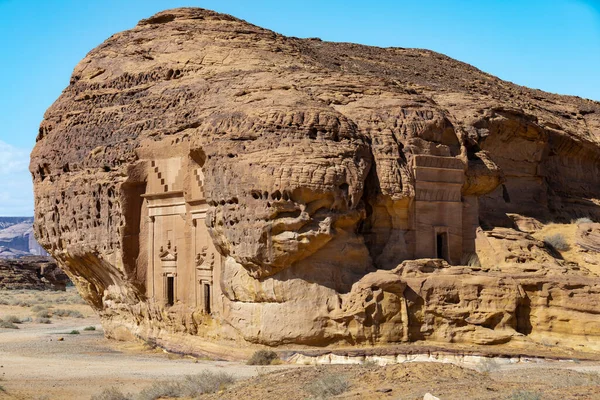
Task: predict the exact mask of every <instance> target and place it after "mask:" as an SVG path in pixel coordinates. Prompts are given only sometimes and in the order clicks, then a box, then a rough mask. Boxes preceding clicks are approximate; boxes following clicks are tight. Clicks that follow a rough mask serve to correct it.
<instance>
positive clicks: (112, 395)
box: [92, 387, 133, 400]
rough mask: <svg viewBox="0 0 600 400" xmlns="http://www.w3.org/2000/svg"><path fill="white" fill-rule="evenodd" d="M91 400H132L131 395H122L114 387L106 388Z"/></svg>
mask: <svg viewBox="0 0 600 400" xmlns="http://www.w3.org/2000/svg"><path fill="white" fill-rule="evenodd" d="M92 400H133V396H132V395H131V394H124V393H123V392H121V391H120V390H119V389H117V388H116V387H111V388H106V389H104V390H103V391H102V392H101V393H99V394H95V395H93V396H92Z"/></svg>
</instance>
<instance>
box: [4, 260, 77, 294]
mask: <svg viewBox="0 0 600 400" xmlns="http://www.w3.org/2000/svg"><path fill="white" fill-rule="evenodd" d="M68 283H69V278H68V277H67V275H65V273H64V272H62V271H61V270H60V268H58V266H57V265H56V262H54V261H53V260H52V259H50V258H49V257H33V256H27V257H22V258H20V259H19V260H3V259H0V289H2V290H20V289H28V290H62V291H64V290H66V288H67V284H68Z"/></svg>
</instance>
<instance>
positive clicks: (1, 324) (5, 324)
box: [0, 321, 19, 329]
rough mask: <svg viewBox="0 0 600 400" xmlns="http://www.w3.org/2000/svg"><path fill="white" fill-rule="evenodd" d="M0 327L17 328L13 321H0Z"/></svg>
mask: <svg viewBox="0 0 600 400" xmlns="http://www.w3.org/2000/svg"><path fill="white" fill-rule="evenodd" d="M0 328H4V329H19V327H18V326H16V325H15V324H14V323H12V322H10V321H2V322H0Z"/></svg>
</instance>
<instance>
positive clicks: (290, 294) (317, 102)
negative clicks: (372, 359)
mask: <svg viewBox="0 0 600 400" xmlns="http://www.w3.org/2000/svg"><path fill="white" fill-rule="evenodd" d="M30 169H31V172H32V174H33V176H34V183H35V207H36V214H35V218H36V223H35V233H36V235H37V237H38V239H39V241H40V243H41V244H42V245H43V246H44V247H45V248H46V249H48V251H49V252H50V253H51V255H52V256H53V257H55V258H56V259H57V260H58V261H59V263H60V265H61V266H62V267H63V268H64V270H65V271H66V272H67V273H68V274H69V276H70V277H71V278H72V279H73V281H74V283H75V284H76V285H77V287H78V289H79V291H80V292H81V294H82V295H83V297H84V298H86V299H87V301H89V302H90V304H92V306H93V307H94V308H95V309H96V310H97V311H98V312H99V313H100V315H101V316H102V318H103V323H104V327H105V332H106V333H107V335H108V336H111V337H119V338H126V337H138V338H144V339H146V340H150V341H152V342H154V343H158V344H160V345H162V346H165V347H168V348H171V349H174V350H178V351H196V350H197V349H199V348H202V346H203V345H204V344H205V343H206V342H210V341H213V342H214V341H217V340H220V339H223V340H229V342H227V343H229V344H231V343H232V342H231V340H237V341H239V342H242V343H244V344H248V343H255V344H265V345H270V346H328V345H353V346H364V345H375V344H376V345H382V344H393V343H400V342H411V341H434V342H438V343H440V342H441V343H446V344H447V345H450V344H451V343H469V344H472V343H475V344H486V345H491V344H507V343H508V344H509V345H515V346H517V345H522V346H528V345H531V346H533V345H534V344H535V343H540V341H541V340H542V339H543V340H545V341H547V340H550V341H551V342H552V343H553V345H554V344H556V345H558V346H562V347H563V348H578V349H600V344H599V343H600V341H599V339H600V321H598V318H597V316H598V314H600V277H599V276H598V275H597V273H596V272H593V271H590V270H587V269H586V268H585V267H583V266H580V265H577V264H576V263H572V262H568V261H566V260H564V259H562V258H561V256H560V254H557V252H556V251H555V250H554V249H552V248H550V247H549V246H547V245H546V244H545V243H544V242H542V241H539V240H536V239H535V238H534V237H533V236H531V234H532V232H535V231H536V229H539V227H540V226H542V224H546V223H548V222H552V221H570V220H571V219H574V218H578V217H589V218H591V219H593V220H596V221H598V220H600V104H598V103H597V102H594V101H590V100H585V99H581V98H576V97H567V96H558V95H553V94H549V93H544V92H541V91H538V90H532V89H528V88H525V87H521V86H517V85H514V84H511V83H508V82H505V81H502V80H500V79H498V78H496V77H493V76H491V75H489V74H486V73H483V72H481V71H479V70H477V69H475V68H473V67H471V66H469V65H466V64H463V63H461V62H458V61H455V60H452V59H450V58H448V57H446V56H443V55H441V54H437V53H434V52H431V51H427V50H417V49H403V48H387V49H382V48H375V47H367V46H361V45H356V44H350V43H327V42H323V41H320V40H316V39H297V38H287V37H284V36H282V35H279V34H277V33H274V32H271V31H268V30H265V29H262V28H259V27H256V26H254V25H251V24H248V23H246V22H244V21H241V20H238V19H236V18H234V17H231V16H228V15H222V14H217V13H214V12H211V11H207V10H202V9H177V10H170V11H165V12H162V13H159V14H157V15H155V16H153V17H151V18H149V19H146V20H143V21H141V22H140V23H139V24H138V25H137V26H136V27H135V28H133V29H131V30H128V31H125V32H121V33H118V34H115V35H113V36H112V37H111V38H109V39H108V40H107V41H106V42H105V43H103V44H101V45H100V46H99V47H97V48H96V49H94V50H92V51H91V52H90V53H89V54H88V55H87V56H86V57H85V59H84V60H82V61H81V62H80V63H79V64H78V65H77V67H76V68H75V71H74V72H73V75H72V77H71V82H70V84H69V86H68V87H67V88H66V89H65V90H64V92H63V93H62V95H61V96H60V97H59V99H58V100H57V101H56V102H55V103H54V104H53V105H52V106H51V107H50V108H49V109H48V111H47V112H46V115H45V118H44V121H43V122H42V124H41V126H40V129H39V135H38V139H37V145H36V147H35V149H34V151H33V153H32V156H31V168H30ZM521 228H522V229H523V230H521ZM582 229H586V230H585V231H582V232H581V233H580V237H581V242H582V244H583V246H585V248H586V249H588V251H589V253H588V254H586V257H592V258H597V257H598V253H596V251H597V247H595V246H596V245H595V244H593V243H590V241H593V240H595V239H594V238H596V236H597V229H596V227H594V226H590V227H589V228H582ZM590 265H591V264H590Z"/></svg>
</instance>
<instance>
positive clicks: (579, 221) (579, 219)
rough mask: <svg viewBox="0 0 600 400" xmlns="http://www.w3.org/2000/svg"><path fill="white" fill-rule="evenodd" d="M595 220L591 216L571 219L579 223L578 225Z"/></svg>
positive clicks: (574, 222)
mask: <svg viewBox="0 0 600 400" xmlns="http://www.w3.org/2000/svg"><path fill="white" fill-rule="evenodd" d="M593 222H594V221H592V220H591V219H589V218H577V219H576V220H575V221H571V223H573V224H577V225H579V224H591V223H593Z"/></svg>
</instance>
